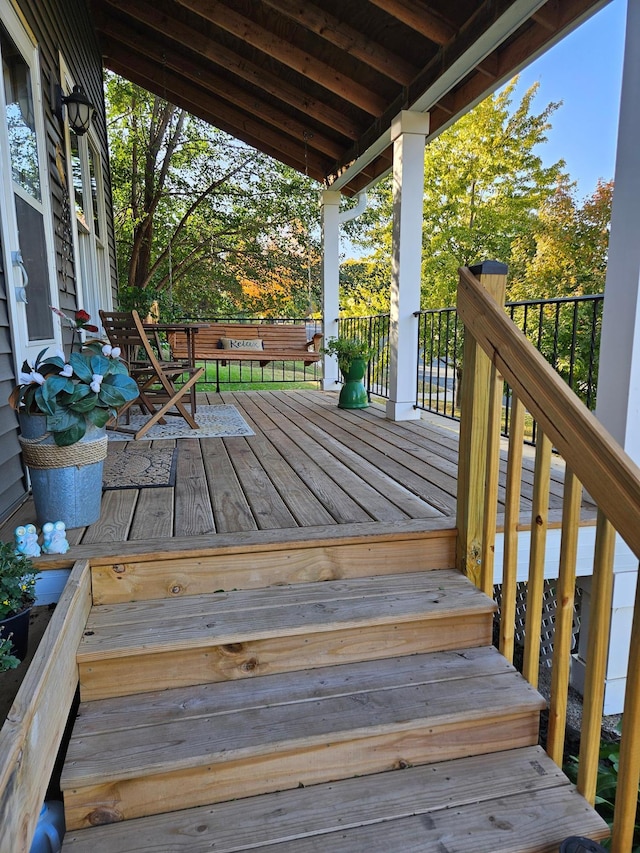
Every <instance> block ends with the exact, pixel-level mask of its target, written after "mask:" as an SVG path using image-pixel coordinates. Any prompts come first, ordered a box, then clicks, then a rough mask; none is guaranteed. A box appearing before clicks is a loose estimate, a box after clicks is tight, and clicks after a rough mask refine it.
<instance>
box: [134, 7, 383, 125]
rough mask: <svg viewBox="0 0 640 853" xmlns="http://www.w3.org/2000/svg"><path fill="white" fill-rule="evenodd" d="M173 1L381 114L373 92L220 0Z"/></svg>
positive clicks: (379, 98) (314, 79)
mask: <svg viewBox="0 0 640 853" xmlns="http://www.w3.org/2000/svg"><path fill="white" fill-rule="evenodd" d="M175 2H176V3H178V4H179V5H180V6H183V7H184V8H185V9H188V10H189V11H190V12H193V13H194V14H195V15H198V16H199V17H200V18H202V19H203V20H205V21H208V22H209V23H211V24H214V26H216V27H219V28H220V29H222V30H225V31H226V32H228V33H231V35H233V36H235V37H236V38H239V39H241V40H242V41H243V42H245V43H246V44H250V45H252V46H253V47H255V48H256V49H257V50H259V51H261V52H263V53H265V54H267V56H270V57H272V58H273V59H276V60H277V61H278V62H280V63H282V64H283V65H286V66H287V67H288V68H292V69H293V70H294V71H296V72H297V73H298V74H301V75H302V76H303V77H307V78H308V79H310V80H313V81H314V82H315V83H317V84H318V85H319V86H322V87H323V88H325V89H327V90H328V91H330V92H333V93H334V94H335V95H338V97H340V98H343V99H344V100H345V101H347V102H348V103H352V104H355V105H356V106H358V107H360V109H362V110H364V111H365V112H367V113H369V114H370V115H372V116H378V115H380V114H381V113H382V112H384V108H385V99H384V98H383V97H381V96H380V95H378V94H377V93H376V92H373V91H372V90H371V89H368V88H366V87H365V86H362V85H361V84H360V83H356V82H355V81H354V80H352V79H351V78H350V77H349V76H347V75H346V74H342V73H341V72H340V71H338V69H337V68H334V67H333V66H331V65H327V63H325V62H323V61H322V60H320V59H318V58H317V57H315V56H312V55H311V54H310V53H307V52H306V51H304V50H302V49H301V48H299V47H296V46H295V45H293V44H291V43H290V42H288V41H286V40H285V39H283V38H280V37H279V36H277V35H275V34H274V33H272V32H270V31H269V30H267V29H265V28H264V27H261V26H260V25H259V24H255V23H254V22H253V21H252V20H250V19H249V18H245V17H244V16H243V15H240V14H239V13H238V12H235V11H234V10H233V9H231V8H230V7H229V6H226V5H225V4H224V3H221V2H219V0H175ZM134 14H135V12H134Z"/></svg>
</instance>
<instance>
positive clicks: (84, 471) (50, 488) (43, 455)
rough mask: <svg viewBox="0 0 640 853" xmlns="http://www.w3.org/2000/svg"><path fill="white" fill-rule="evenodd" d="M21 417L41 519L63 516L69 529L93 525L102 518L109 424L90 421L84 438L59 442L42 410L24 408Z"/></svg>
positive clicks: (25, 454)
mask: <svg viewBox="0 0 640 853" xmlns="http://www.w3.org/2000/svg"><path fill="white" fill-rule="evenodd" d="M18 417H19V421H20V430H21V433H22V435H21V437H20V444H21V446H22V454H23V458H24V461H25V464H26V465H27V466H28V468H29V474H30V477H31V488H32V491H33V502H34V504H35V508H36V515H37V521H38V524H39V525H40V526H42V525H43V524H44V523H45V522H47V521H64V523H65V525H66V527H67V529H69V528H73V527H86V526H87V525H89V524H93V523H94V521H97V520H98V519H99V518H100V504H101V500H102V467H103V464H104V459H105V457H106V455H107V436H106V430H105V428H104V427H102V428H100V427H96V426H93V424H89V425H88V426H87V432H86V434H85V436H84V437H83V438H82V439H80V441H78V442H76V443H75V444H72V445H70V446H69V447H58V446H57V445H56V444H55V442H54V440H53V435H52V434H51V433H49V432H47V426H46V417H45V416H44V415H26V414H24V413H20V414H19V416H18Z"/></svg>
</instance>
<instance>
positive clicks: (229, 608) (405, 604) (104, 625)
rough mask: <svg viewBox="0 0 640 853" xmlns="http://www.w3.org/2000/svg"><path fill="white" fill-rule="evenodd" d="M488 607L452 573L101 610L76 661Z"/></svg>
mask: <svg viewBox="0 0 640 853" xmlns="http://www.w3.org/2000/svg"><path fill="white" fill-rule="evenodd" d="M494 607H495V606H494V604H493V602H492V601H491V600H490V599H489V598H488V597H486V596H484V595H483V594H482V593H480V592H479V591H478V590H477V589H475V587H473V586H472V585H471V584H470V583H469V581H468V580H467V579H466V578H465V577H464V576H463V575H461V574H460V573H459V572H457V571H455V570H453V569H443V570H439V571H433V572H416V573H407V574H399V575H393V576H390V577H389V576H382V577H380V576H378V577H369V578H353V579H346V580H336V581H326V582H323V583H316V584H307V583H302V584H290V585H286V586H278V587H268V588H266V589H250V590H231V591H220V592H217V593H210V594H203V595H193V596H184V597H182V598H169V599H153V600H151V601H140V602H128V603H123V604H109V605H101V606H99V607H94V608H93V610H92V613H91V615H90V617H89V621H88V622H87V629H86V634H85V637H84V638H83V640H82V643H81V644H80V648H79V650H78V661H79V662H80V663H85V662H90V661H94V660H99V659H101V658H103V657H108V656H111V655H114V654H117V655H118V656H120V657H122V656H126V655H128V654H131V655H134V654H137V653H138V651H139V650H140V648H144V649H145V651H147V652H148V651H151V650H155V651H161V650H163V649H167V650H176V649H179V648H184V647H188V646H193V645H197V644H199V643H202V642H203V641H206V642H210V641H211V639H212V637H215V642H216V643H217V644H233V643H239V642H243V641H246V640H247V639H248V638H249V637H251V638H253V639H261V638H262V639H264V638H270V637H276V636H277V637H281V636H285V635H287V636H292V635H302V634H307V633H310V632H329V631H332V630H334V629H335V628H336V627H340V628H342V629H345V628H354V627H358V626H360V625H362V624H363V623H366V624H368V625H371V624H377V625H385V624H392V623H394V624H397V623H400V622H411V621H414V620H415V619H416V617H421V618H422V617H424V616H425V615H426V616H428V617H429V618H432V619H438V618H443V617H445V616H448V615H449V616H450V615H451V614H452V613H453V612H455V613H456V614H457V615H459V616H460V618H461V619H463V618H464V617H465V615H469V614H471V613H476V614H477V613H491V612H493V610H494Z"/></svg>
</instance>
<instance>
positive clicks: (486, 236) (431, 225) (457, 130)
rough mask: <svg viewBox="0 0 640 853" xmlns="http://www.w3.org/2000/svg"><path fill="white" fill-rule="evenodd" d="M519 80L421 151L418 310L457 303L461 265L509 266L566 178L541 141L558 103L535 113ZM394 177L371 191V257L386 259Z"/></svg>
mask: <svg viewBox="0 0 640 853" xmlns="http://www.w3.org/2000/svg"><path fill="white" fill-rule="evenodd" d="M516 82H517V81H515V80H514V81H513V82H512V83H511V84H509V85H508V86H507V87H505V89H503V90H502V92H499V93H498V94H496V95H492V96H490V97H489V98H486V99H485V100H484V101H482V102H481V103H480V104H478V106H477V107H475V108H474V109H473V110H471V111H470V112H469V113H467V114H466V115H465V116H463V117H462V118H460V119H459V120H458V121H457V122H456V123H455V124H454V125H452V126H451V127H450V128H448V129H447V130H445V131H444V132H443V133H441V134H440V136H438V137H437V138H436V139H434V140H433V141H432V142H430V144H429V145H428V146H427V148H426V152H425V192H424V219H423V222H424V227H423V262H422V307H423V308H438V307H446V306H448V305H452V304H454V302H455V290H456V286H457V279H458V275H457V270H458V267H459V266H461V265H465V264H472V263H476V262H478V261H480V260H483V259H484V258H495V259H497V260H500V261H503V262H505V263H507V264H511V263H512V247H513V246H514V245H515V243H516V242H517V241H518V240H525V238H526V236H527V235H528V234H529V232H530V230H531V227H532V224H533V223H534V222H535V218H536V216H537V212H538V211H539V210H540V207H541V205H542V204H543V203H544V201H545V200H546V199H547V198H549V196H550V195H552V193H553V192H554V189H555V187H556V185H557V184H558V181H560V180H562V179H563V174H564V173H563V171H562V170H563V167H564V163H563V162H562V161H559V162H558V163H555V164H553V165H552V166H549V167H545V166H543V164H542V160H541V158H540V156H539V154H538V148H539V146H540V145H541V144H543V143H544V142H545V141H546V132H547V130H548V129H549V127H550V122H549V120H550V117H551V115H552V114H553V112H554V111H555V110H556V109H557V107H558V104H554V103H552V104H549V105H548V106H547V107H546V108H545V109H544V110H542V112H540V113H534V112H533V110H532V107H533V99H534V97H535V94H536V90H537V86H532V87H531V88H530V89H529V90H528V91H527V92H526V93H525V95H524V96H523V98H522V100H521V101H520V103H519V104H518V105H517V106H515V108H514V107H513V105H512V96H513V91H514V88H515V85H516ZM392 214H393V199H392V182H391V178H388V179H387V180H385V181H383V182H381V183H380V184H379V185H378V186H377V187H375V188H374V189H373V191H372V193H371V203H370V205H369V210H368V211H367V213H366V214H365V216H364V217H362V222H363V224H364V233H363V232H362V231H361V233H360V234H359V235H357V236H356V235H354V237H353V239H354V240H357V242H358V243H359V245H361V246H363V247H365V248H370V249H372V250H373V253H372V256H371V258H367V259H366V260H370V259H372V260H375V261H379V262H383V261H384V259H385V258H387V259H388V258H389V256H390V248H391V229H392ZM361 228H362V224H361Z"/></svg>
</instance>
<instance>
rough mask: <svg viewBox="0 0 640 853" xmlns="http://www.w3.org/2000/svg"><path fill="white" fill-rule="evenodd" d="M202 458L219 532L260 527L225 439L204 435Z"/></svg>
mask: <svg viewBox="0 0 640 853" xmlns="http://www.w3.org/2000/svg"><path fill="white" fill-rule="evenodd" d="M202 458H203V461H204V470H205V472H206V475H207V481H208V483H209V494H210V496H211V508H212V510H213V515H214V519H215V526H216V530H217V531H218V532H219V533H233V532H235V531H240V530H257V529H258V525H257V524H256V521H255V519H254V517H253V513H252V512H251V507H250V506H249V502H248V501H247V498H246V495H245V493H244V492H243V490H242V486H241V485H240V482H239V480H238V476H237V474H236V472H235V469H234V467H233V465H232V464H231V460H230V459H229V453H228V450H227V447H226V445H225V443H224V441H220V440H219V439H216V438H203V439H202Z"/></svg>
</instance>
